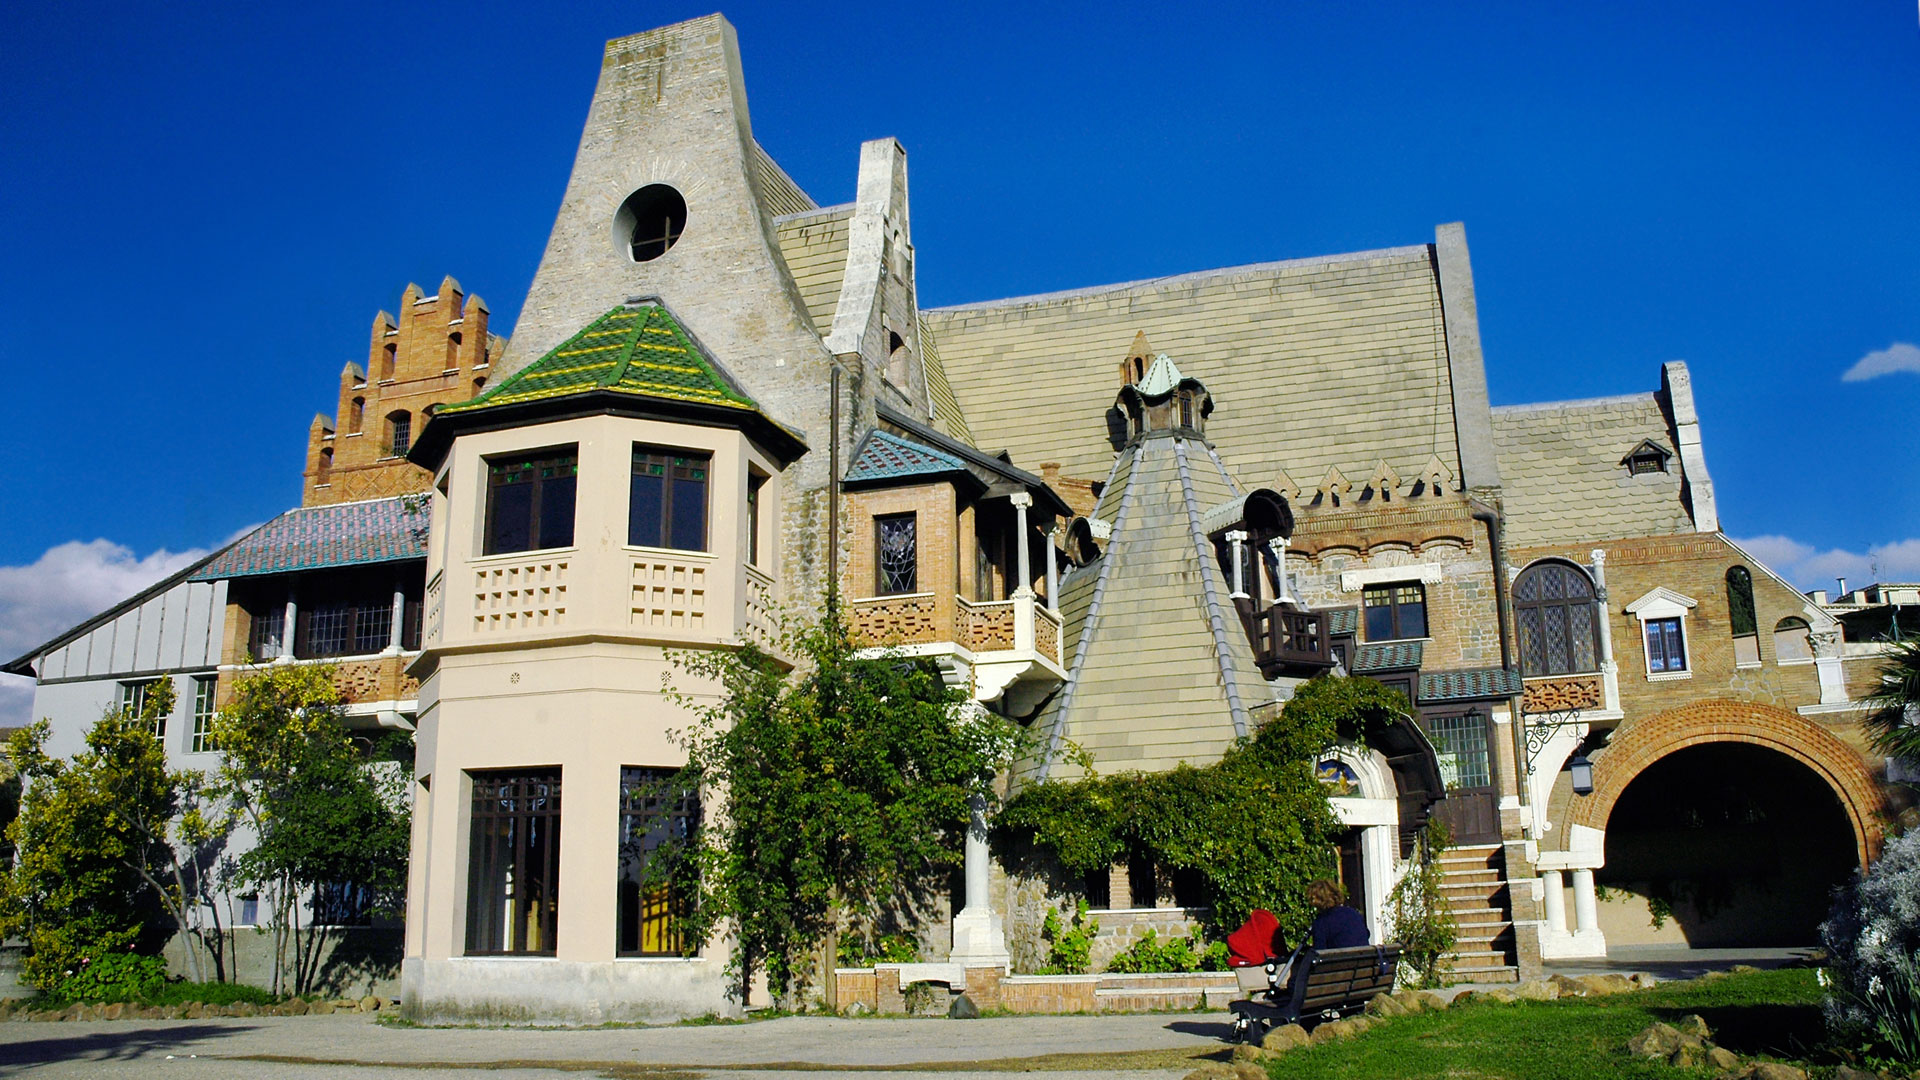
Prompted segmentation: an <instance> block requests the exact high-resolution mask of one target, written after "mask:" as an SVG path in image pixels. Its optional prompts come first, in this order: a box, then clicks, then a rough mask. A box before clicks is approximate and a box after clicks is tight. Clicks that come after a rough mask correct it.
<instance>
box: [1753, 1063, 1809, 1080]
mask: <svg viewBox="0 0 1920 1080" xmlns="http://www.w3.org/2000/svg"><path fill="white" fill-rule="evenodd" d="M1753 1080H1807V1070H1805V1069H1796V1068H1794V1067H1793V1066H1791V1065H1782V1064H1780V1063H1779V1062H1777V1061H1758V1062H1755V1063H1754V1066H1753Z"/></svg>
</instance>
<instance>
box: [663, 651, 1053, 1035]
mask: <svg viewBox="0 0 1920 1080" xmlns="http://www.w3.org/2000/svg"><path fill="white" fill-rule="evenodd" d="M784 645H785V648H786V650H787V651H788V652H789V653H790V654H791V655H793V656H795V657H796V658H798V660H799V668H798V673H797V674H796V675H793V676H789V675H788V674H787V671H786V668H785V666H784V665H783V664H781V663H779V662H778V661H776V660H775V658H774V657H772V656H770V655H768V654H767V653H765V652H762V651H761V650H759V649H757V648H754V647H752V646H745V647H742V648H741V649H739V650H737V651H711V652H700V653H682V654H677V655H676V657H675V660H676V662H677V663H678V664H679V666H680V667H681V668H682V669H683V670H685V671H687V672H688V673H690V674H692V675H694V676H696V677H699V678H701V679H703V680H709V681H711V682H713V683H715V684H717V685H718V686H719V687H720V689H721V690H722V692H723V696H722V697H721V698H720V700H719V702H718V703H717V704H712V703H703V702H702V701H700V700H698V699H695V698H694V697H693V696H691V695H689V694H685V693H679V692H676V697H677V698H678V700H680V701H681V702H682V703H684V704H686V705H688V706H689V707H690V708H691V709H693V711H694V712H695V713H696V715H697V720H696V722H695V723H694V724H693V726H692V727H690V728H689V729H688V730H686V731H684V732H681V733H680V738H681V739H682V741H683V742H684V743H685V744H686V747H687V756H688V763H687V766H686V768H685V769H684V770H683V771H682V772H681V773H680V774H679V775H678V776H677V777H675V778H674V779H673V780H672V781H671V783H673V784H674V785H676V786H679V787H688V786H692V787H695V788H697V790H700V791H702V792H705V793H708V795H709V796H710V797H712V796H719V797H721V798H722V799H723V800H724V812H723V813H720V814H715V815H710V816H709V818H708V821H707V823H706V824H705V826H704V827H703V828H701V829H700V830H699V831H697V832H696V833H695V834H694V835H693V836H692V837H691V838H690V840H689V841H688V842H686V843H683V844H679V845H669V846H668V847H666V848H662V849H660V850H658V851H657V852H656V853H655V855H654V858H653V859H652V860H650V861H649V864H648V866H647V871H646V872H647V875H648V877H649V879H659V880H664V881H668V882H672V883H674V887H675V888H676V890H677V891H678V893H679V895H683V896H697V902H695V903H693V904H691V905H689V906H688V907H687V908H684V909H683V911H682V914H681V916H680V922H681V926H682V929H683V931H684V935H685V936H684V938H683V940H685V941H686V942H687V943H688V948H689V949H694V948H697V947H698V946H699V944H700V943H701V942H704V941H706V940H707V939H708V938H709V936H710V935H711V934H713V933H714V931H715V930H716V929H717V928H718V927H719V925H720V924H721V923H722V921H723V920H724V921H725V922H726V923H727V924H729V925H730V928H731V931H732V934H733V937H734V946H733V949H734V951H733V955H732V957H731V959H730V962H729V971H730V973H731V974H732V975H734V976H735V977H736V978H737V979H738V980H739V981H738V983H737V985H738V986H739V987H741V990H740V993H742V995H743V996H744V988H745V986H746V985H747V984H748V982H750V980H751V979H752V976H753V973H754V972H755V971H756V970H758V969H760V968H762V967H764V969H765V971H766V973H767V977H768V982H769V985H770V986H771V987H772V989H773V991H774V993H775V994H776V995H777V996H779V997H781V998H782V999H789V998H790V997H791V996H792V994H793V993H794V992H795V991H796V990H797V988H798V986H799V985H801V984H802V983H803V982H804V980H805V978H806V976H807V975H808V973H809V972H810V971H811V966H812V954H813V951H814V950H815V949H816V948H817V947H818V946H819V945H820V944H821V943H822V942H823V941H824V940H825V939H826V938H827V936H828V934H829V933H830V932H832V931H833V930H834V929H835V927H836V925H837V922H838V918H839V914H840V912H842V911H846V912H850V913H853V914H854V915H856V916H858V917H861V918H865V919H867V920H869V922H871V921H873V920H875V919H877V918H878V917H879V916H880V915H881V914H883V913H886V912H898V911H912V910H917V909H918V908H919V907H920V905H921V904H922V902H923V901H924V900H925V899H926V898H927V897H928V896H930V895H931V892H932V890H933V889H934V888H935V887H936V886H937V885H938V884H939V883H940V882H941V881H942V880H943V874H944V872H945V871H947V870H948V869H950V868H951V867H952V866H954V865H956V864H957V863H958V861H959V858H960V852H961V847H962V839H963V837H964V834H965V830H966V828H967V823H968V819H969V800H970V799H973V798H976V797H983V798H988V799H991V797H992V792H991V784H990V782H989V781H990V778H991V776H992V775H993V773H994V770H995V769H996V768H997V767H999V766H1001V765H1002V764H1004V763H1005V762H1006V761H1007V760H1009V759H1010V757H1011V754H1012V752H1013V748H1014V744H1015V741H1016V740H1015V732H1016V730H1017V729H1016V728H1014V727H1013V725H1012V724H1010V723H1009V722H1007V721H1005V720H1002V719H1000V718H998V717H995V716H993V715H992V714H989V713H986V712H984V711H983V710H979V709H974V708H970V707H968V705H967V699H966V695H965V694H964V693H962V692H961V691H959V690H957V689H955V688H952V687H949V686H947V685H946V684H945V682H943V681H942V679H941V676H940V672H939V670H938V669H937V668H935V667H934V666H933V665H932V664H931V663H928V662H924V661H914V660H909V659H903V658H901V657H899V656H897V655H880V656H873V655H869V654H865V653H862V652H860V651H859V650H857V649H856V648H855V647H854V645H853V643H852V642H851V641H850V640H849V638H848V634H847V630H846V628H845V626H844V624H842V623H841V622H840V621H839V620H838V619H837V618H836V617H835V616H833V615H832V614H829V615H828V616H827V617H826V618H825V619H824V620H823V621H821V622H820V623H817V624H808V625H804V626H800V627H798V628H795V629H792V630H790V631H789V632H787V633H786V634H785V635H784Z"/></svg>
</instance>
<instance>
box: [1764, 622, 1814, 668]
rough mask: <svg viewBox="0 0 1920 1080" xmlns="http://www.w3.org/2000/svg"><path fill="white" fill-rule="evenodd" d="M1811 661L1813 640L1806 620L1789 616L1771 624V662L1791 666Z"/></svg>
mask: <svg viewBox="0 0 1920 1080" xmlns="http://www.w3.org/2000/svg"><path fill="white" fill-rule="evenodd" d="M1811 659H1813V638H1812V637H1811V636H1810V633H1809V628H1808V626H1807V620H1805V619H1802V618H1798V617H1796V616H1793V615H1789V616H1787V617H1786V618H1784V619H1781V620H1780V621H1779V622H1777V623H1775V624H1773V661H1774V663H1776V664H1791V663H1795V662H1797V661H1803V660H1811Z"/></svg>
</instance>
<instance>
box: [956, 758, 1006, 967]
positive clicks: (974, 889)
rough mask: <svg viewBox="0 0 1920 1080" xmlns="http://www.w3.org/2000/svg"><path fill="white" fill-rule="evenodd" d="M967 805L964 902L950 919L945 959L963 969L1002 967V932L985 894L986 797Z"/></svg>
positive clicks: (977, 797) (988, 859) (987, 865)
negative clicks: (950, 949)
mask: <svg viewBox="0 0 1920 1080" xmlns="http://www.w3.org/2000/svg"><path fill="white" fill-rule="evenodd" d="M967 805H968V807H969V808H970V810H971V811H972V816H971V820H970V821H969V822H968V823H967V843H966V879H967V902H966V906H965V907H963V908H961V909H960V913H959V914H958V915H955V916H954V917H953V952H952V953H951V954H950V955H949V959H950V960H951V961H952V962H953V963H956V964H960V965H962V966H964V967H1000V968H1005V967H1007V966H1008V965H1009V964H1011V963H1012V957H1011V956H1010V955H1009V954H1008V952H1007V935H1006V930H1005V928H1004V927H1003V926H1002V924H1001V920H1000V916H999V914H998V913H997V912H995V911H994V910H993V901H992V898H991V897H989V896H988V894H987V877H988V872H989V870H990V863H991V859H992V855H991V853H990V852H989V851H988V850H987V800H986V796H984V795H975V796H974V797H973V798H972V799H970V800H968V804H967Z"/></svg>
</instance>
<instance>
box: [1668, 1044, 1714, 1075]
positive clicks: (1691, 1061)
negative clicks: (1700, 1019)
mask: <svg viewBox="0 0 1920 1080" xmlns="http://www.w3.org/2000/svg"><path fill="white" fill-rule="evenodd" d="M1706 1058H1707V1054H1706V1051H1704V1050H1702V1049H1700V1048H1699V1047H1698V1046H1692V1045H1683V1046H1681V1047H1679V1048H1678V1049H1676V1050H1675V1051H1674V1052H1673V1053H1672V1054H1670V1055H1668V1056H1667V1064H1669V1065H1671V1066H1673V1067H1674V1068H1676V1069H1697V1068H1699V1067H1700V1063H1701V1062H1702V1061H1705V1060H1706Z"/></svg>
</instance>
